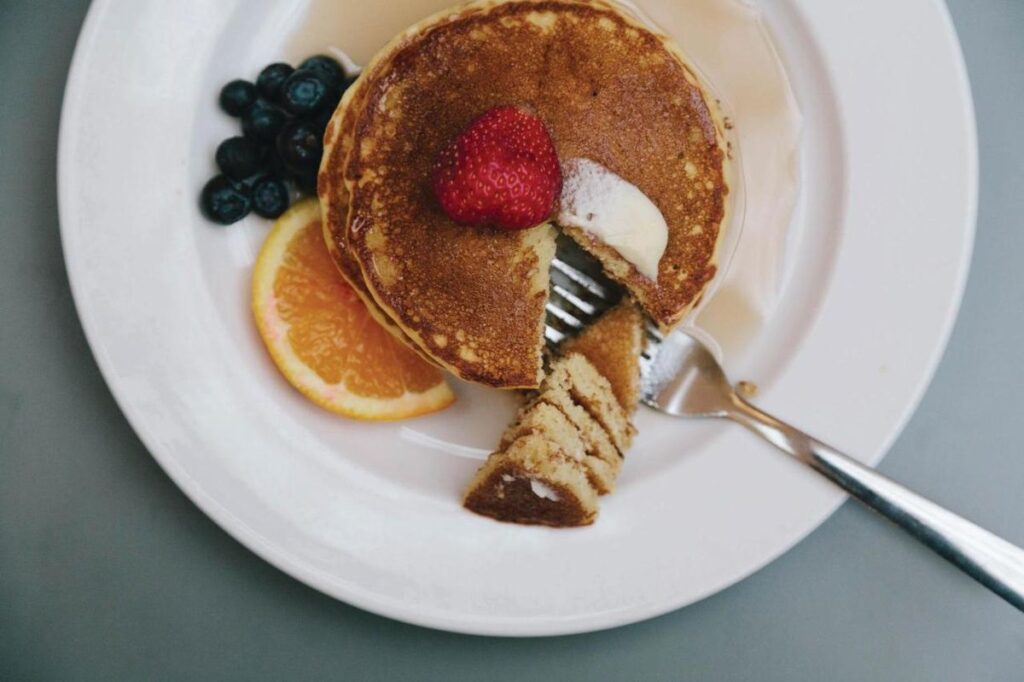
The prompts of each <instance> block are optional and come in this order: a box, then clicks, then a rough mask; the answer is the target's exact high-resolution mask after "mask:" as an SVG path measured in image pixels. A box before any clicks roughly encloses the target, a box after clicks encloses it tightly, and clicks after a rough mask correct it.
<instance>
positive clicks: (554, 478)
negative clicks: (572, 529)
mask: <svg viewBox="0 0 1024 682" xmlns="http://www.w3.org/2000/svg"><path fill="white" fill-rule="evenodd" d="M577 375H579V376H577ZM582 390H588V391H591V392H593V395H592V396H591V397H590V399H589V400H588V404H590V405H591V408H590V409H595V410H598V411H599V412H600V414H601V417H600V419H603V420H604V421H606V422H608V423H614V424H615V425H616V428H617V429H618V430H619V431H620V436H622V437H623V443H624V445H628V441H629V439H630V438H631V437H632V433H633V427H632V425H631V424H630V423H629V419H628V416H627V415H626V413H625V411H624V410H623V409H622V407H621V406H620V405H619V404H618V401H617V400H616V399H615V395H614V394H613V393H612V388H611V385H610V384H609V383H608V381H607V380H605V379H604V378H603V377H601V376H600V375H599V374H597V370H595V369H594V367H593V366H592V365H591V364H590V362H589V361H588V360H587V359H586V358H585V357H583V356H582V355H577V354H574V355H571V356H570V357H568V358H562V359H559V360H557V361H556V362H555V363H554V366H553V367H552V369H551V371H550V374H549V375H548V377H547V378H546V379H545V380H544V382H543V383H542V384H541V388H540V390H539V391H538V393H537V395H536V396H535V397H534V399H533V400H531V401H530V402H529V403H527V405H526V406H525V407H523V409H522V410H521V411H520V412H519V415H518V416H517V418H516V420H515V422H513V423H512V425H511V426H509V427H508V429H507V430H506V431H505V435H504V436H503V438H502V440H501V444H500V445H499V447H498V451H497V452H496V453H495V454H493V455H491V456H490V458H489V459H488V460H487V463H486V464H485V465H484V466H483V468H481V469H480V471H478V472H477V474H476V476H475V477H474V478H473V481H472V482H471V483H470V485H469V488H468V490H467V491H466V495H465V497H464V499H463V504H464V505H465V506H466V507H467V508H468V509H470V510H472V511H475V512H477V513H480V514H483V515H485V516H490V517H492V518H495V519H497V520H499V521H509V522H513V523H543V524H546V525H550V526H573V525H584V524H587V523H590V522H591V521H592V520H593V516H594V515H595V514H596V513H597V507H596V502H592V501H591V496H593V497H595V498H596V496H597V495H598V494H606V493H610V492H612V490H613V489H614V487H615V478H616V477H617V476H618V473H619V470H620V468H621V466H622V454H621V450H620V449H619V448H617V447H616V445H615V444H614V443H613V440H612V438H611V437H610V436H609V434H608V433H607V432H606V430H605V427H604V426H602V423H603V422H602V421H600V419H599V418H597V417H595V416H593V415H592V414H591V413H590V412H588V409H585V408H584V407H582V406H581V405H580V404H578V402H577V401H578V399H577V398H576V397H574V396H573V393H574V392H575V391H582ZM581 480H582V483H581ZM583 483H585V485H583ZM588 491H589V492H588ZM549 493H550V494H549Z"/></svg>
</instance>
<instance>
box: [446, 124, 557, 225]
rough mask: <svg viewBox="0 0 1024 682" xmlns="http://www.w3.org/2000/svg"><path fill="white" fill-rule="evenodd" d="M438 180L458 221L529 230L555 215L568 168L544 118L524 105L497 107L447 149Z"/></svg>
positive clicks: (448, 214)
mask: <svg viewBox="0 0 1024 682" xmlns="http://www.w3.org/2000/svg"><path fill="white" fill-rule="evenodd" d="M433 184H434V194H435V195H436V196H437V201H438V203H439V204H440V205H441V210H442V211H444V213H445V215H447V216H448V217H449V218H451V219H452V220H454V221H455V222H457V223H460V224H462V225H474V226H476V227H499V228H501V229H504V230H523V229H526V228H528V227H535V226H536V225H539V224H541V223H542V222H544V221H545V220H547V219H548V217H549V216H550V215H551V209H552V207H553V206H554V205H555V201H556V200H557V199H558V196H559V194H560V192H561V189H562V168H561V165H560V164H559V162H558V154H557V153H556V152H555V145H554V143H553V142H552V141H551V135H549V134H548V131H547V128H545V127H544V122H543V121H541V120H540V119H539V118H538V117H536V116H534V115H533V114H531V113H530V112H528V111H525V110H523V109H521V108H519V107H495V108H494V109H491V110H490V111H487V112H485V113H483V114H482V115H481V116H480V117H479V118H477V119H476V120H475V121H473V122H472V123H470V124H469V125H468V126H466V129H465V130H463V131H462V132H461V133H459V134H458V136H456V137H455V139H453V140H452V141H451V142H449V143H448V146H446V147H445V148H444V149H442V150H441V153H440V154H438V156H437V161H436V162H435V164H434V175H433Z"/></svg>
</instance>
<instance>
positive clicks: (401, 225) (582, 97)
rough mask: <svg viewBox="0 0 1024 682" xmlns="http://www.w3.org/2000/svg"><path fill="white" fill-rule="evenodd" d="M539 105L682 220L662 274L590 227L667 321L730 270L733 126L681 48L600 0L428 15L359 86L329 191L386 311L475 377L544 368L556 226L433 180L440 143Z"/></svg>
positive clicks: (341, 253) (334, 228)
mask: <svg viewBox="0 0 1024 682" xmlns="http://www.w3.org/2000/svg"><path fill="white" fill-rule="evenodd" d="M503 105H515V106H521V107H524V108H526V109H529V110H531V111H533V112H535V113H536V114H537V115H538V116H539V117H540V118H541V119H542V120H543V121H544V123H545V125H546V126H547V127H548V130H549V131H550V133H551V136H552V138H553V140H554V142H555V147H556V150H557V152H558V155H559V158H561V159H562V160H563V161H565V160H568V159H571V158H587V159H590V160H592V161H595V162H597V163H599V164H601V165H603V166H605V167H607V168H608V169H610V170H611V171H613V172H615V173H616V174H618V175H619V176H621V177H623V178H624V179H626V180H627V181H629V182H631V183H632V184H634V185H636V186H637V187H638V188H639V189H640V190H641V191H642V192H644V194H646V195H647V196H648V197H649V198H650V199H651V200H652V201H653V202H654V204H655V205H656V206H657V207H658V208H659V210H660V211H661V212H662V214H663V216H664V217H665V220H666V223H667V224H668V228H669V238H668V246H667V249H666V251H665V254H664V256H663V257H662V259H661V262H660V266H659V273H658V277H657V279H656V280H652V279H649V278H647V277H645V276H644V275H642V274H640V273H639V272H638V271H637V270H636V268H634V267H633V266H632V265H631V264H630V263H629V262H628V261H626V260H625V259H623V258H622V257H621V256H620V255H619V254H618V253H617V252H615V251H614V249H611V248H610V247H608V246H607V245H605V244H603V243H602V242H600V241H599V240H597V239H595V238H594V237H592V236H591V235H589V234H588V233H586V232H584V231H582V230H579V229H567V230H566V234H567V235H568V236H570V237H571V238H572V239H574V240H575V241H576V242H577V243H578V244H579V245H580V246H581V247H582V248H584V249H585V250H587V251H589V252H591V253H592V254H593V255H595V256H596V257H597V258H598V259H599V260H600V261H601V263H602V264H603V266H604V268H605V271H606V273H607V274H608V275H609V276H610V277H612V278H613V279H615V280H616V281H618V282H620V283H621V284H622V285H623V286H624V287H625V289H626V290H627V292H628V293H629V294H630V296H631V297H632V299H633V300H635V301H636V303H637V304H638V305H639V306H640V307H641V308H642V309H643V310H644V312H645V313H646V314H647V315H648V316H649V317H650V318H651V319H653V320H654V321H655V322H657V323H658V324H659V325H660V326H661V327H663V328H670V327H672V326H674V325H676V324H678V323H679V322H680V321H681V320H682V318H683V317H684V315H685V314H686V313H687V312H688V311H689V310H690V309H691V307H692V306H693V305H694V304H695V303H696V301H697V300H698V299H699V297H700V295H701V292H702V291H703V290H704V288H705V286H706V285H707V284H708V282H709V281H710V280H711V279H712V277H713V276H714V275H715V271H716V260H715V255H716V254H715V252H716V245H717V244H718V241H719V237H720V232H721V225H722V221H723V219H724V215H725V206H726V202H725V196H726V192H727V187H726V183H725V168H724V166H725V163H726V155H725V153H724V148H723V142H722V135H721V126H720V122H719V121H718V119H717V117H716V114H715V110H714V108H713V107H712V106H711V105H710V104H709V97H708V96H707V95H706V93H705V90H704V88H702V86H701V84H700V82H699V81H698V79H697V77H696V76H695V74H694V71H693V70H692V69H691V68H690V67H688V66H687V64H686V63H685V61H684V59H683V57H682V55H681V54H680V52H679V51H678V49H677V48H676V47H675V46H674V45H673V44H672V43H671V41H669V40H668V39H667V38H665V37H664V36H660V35H658V34H656V33H654V32H652V31H650V30H649V29H647V28H645V27H644V26H643V25H642V24H640V23H639V22H638V21H637V20H636V19H635V18H634V17H632V16H631V15H630V14H628V13H627V12H625V11H624V10H622V9H620V8H618V7H616V6H613V5H611V4H607V3H605V2H600V1H597V0H586V1H585V0H510V1H508V2H500V1H498V0H485V1H482V2H474V3H471V4H468V5H465V6H463V7H460V8H457V9H453V10H450V11H447V12H444V13H441V14H439V15H436V16H434V17H431V18H429V19H426V20H424V21H423V22H420V23H419V24H416V25H415V26H413V27H411V28H410V29H408V30H407V31H405V32H404V33H402V34H401V35H399V36H398V37H397V38H396V39H395V40H394V41H392V43H391V44H389V45H388V46H387V47H385V48H384V49H383V50H382V51H381V52H380V53H379V54H378V55H377V57H376V58H374V60H373V61H372V62H371V64H370V65H369V66H368V67H367V68H366V69H365V70H364V72H363V74H362V76H361V77H360V79H359V80H358V81H357V82H356V84H355V85H353V86H352V87H351V88H349V90H348V92H346V95H345V97H344V99H343V100H342V102H341V104H340V105H339V108H338V110H337V111H336V112H335V115H334V117H333V118H332V120H331V122H330V124H329V125H328V128H327V133H326V137H325V141H324V147H325V151H324V160H323V163H322V165H321V169H320V177H319V194H320V198H321V205H322V207H323V212H324V221H323V224H324V230H325V238H326V240H327V243H328V247H329V248H330V250H331V253H332V255H333V257H334V259H335V261H336V262H337V264H338V267H339V269H340V270H341V272H342V273H343V274H344V276H345V277H346V279H347V280H348V281H349V282H350V283H351V284H352V286H353V287H354V288H355V289H356V291H357V292H358V293H359V294H360V296H361V297H362V298H363V300H364V301H365V302H366V304H367V306H368V307H369V308H370V310H371V312H373V314H374V316H375V317H376V318H377V319H378V320H379V321H380V322H381V323H382V324H384V325H385V326H386V327H387V328H388V329H389V330H391V331H392V332H393V333H394V334H395V335H396V336H397V337H399V338H400V339H402V340H403V341H404V342H405V343H407V344H408V345H409V346H410V347H412V348H414V349H416V350H417V351H418V352H419V353H420V354H421V355H423V357H425V358H427V359H428V360H430V361H431V362H433V363H435V364H437V365H439V366H441V367H444V368H445V369H448V370H449V371H451V372H452V373H453V374H455V375H456V376H459V377H461V378H463V379H465V380H468V381H474V382H478V383H483V384H486V385H489V386H494V387H498V388H531V389H532V388H536V387H538V386H539V384H540V383H541V381H542V380H543V377H544V373H543V359H542V350H543V324H544V308H545V304H546V302H547V296H548V266H549V263H550V261H551V259H552V258H553V257H554V252H555V236H556V230H555V228H554V227H553V226H549V225H544V226H540V227H537V228H533V229H530V230H525V231H521V232H506V231H502V230H498V229H491V228H470V227H464V226H460V225H456V224H455V223H453V222H452V221H451V220H450V219H449V218H448V217H447V216H446V215H445V214H444V213H443V212H442V211H441V209H440V207H439V205H438V203H437V201H436V199H435V197H434V196H433V194H432V191H431V183H430V178H431V171H432V166H433V163H434V161H435V159H436V158H437V155H438V153H439V152H440V150H441V149H442V148H443V147H444V146H445V145H446V144H447V143H448V142H449V141H451V140H452V139H454V138H455V137H456V136H457V135H458V134H459V132H460V131H461V130H462V129H464V128H465V127H466V125H467V124H468V123H470V122H471V121H472V120H474V119H475V118H477V117H478V116H480V115H481V114H483V113H484V112H486V111H488V110H489V109H492V108H494V107H497V106H503Z"/></svg>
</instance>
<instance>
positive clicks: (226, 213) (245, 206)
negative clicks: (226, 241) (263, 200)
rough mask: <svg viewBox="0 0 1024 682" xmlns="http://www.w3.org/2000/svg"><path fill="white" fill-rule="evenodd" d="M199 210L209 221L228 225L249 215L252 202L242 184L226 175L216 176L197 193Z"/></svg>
mask: <svg viewBox="0 0 1024 682" xmlns="http://www.w3.org/2000/svg"><path fill="white" fill-rule="evenodd" d="M199 208H200V210H201V211H202V212H203V215H204V216H206V217H207V218H208V219H209V220H212V221H213V222H215V223H220V224H221V225H230V224H231V223H234V222H237V221H239V220H241V219H242V218H244V217H245V216H247V215H249V211H250V210H252V201H251V199H250V198H249V191H248V188H247V187H246V186H245V185H244V184H242V183H240V182H236V181H234V180H232V179H231V178H229V177H227V176H226V175H216V176H214V177H213V178H211V179H210V181H209V182H207V183H206V185H204V186H203V191H202V192H200V193H199Z"/></svg>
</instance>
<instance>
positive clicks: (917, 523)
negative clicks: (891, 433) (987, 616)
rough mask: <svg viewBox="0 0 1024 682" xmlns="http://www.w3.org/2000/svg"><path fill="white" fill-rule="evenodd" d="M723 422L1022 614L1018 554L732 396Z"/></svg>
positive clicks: (1023, 573)
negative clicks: (842, 493)
mask: <svg viewBox="0 0 1024 682" xmlns="http://www.w3.org/2000/svg"><path fill="white" fill-rule="evenodd" d="M732 403H733V408H732V409H731V410H730V411H729V412H728V413H727V416H728V417H729V418H730V419H732V420H734V421H736V422H739V423H740V424H742V425H743V426H745V427H746V428H748V429H749V430H751V431H753V432H754V433H756V434H757V435H759V436H761V437H762V438H764V439H765V440H767V441H768V442H769V443H771V444H772V445H774V446H775V447H777V448H779V449H780V450H782V451H784V452H787V453H789V454H790V455H793V456H794V457H796V458H797V459H798V460H800V461H801V462H803V463H804V464H806V465H808V466H810V467H811V468H812V469H814V470H815V471H817V472H818V473H820V474H822V475H823V476H825V478H828V479H829V480H831V481H832V482H833V483H835V484H836V485H838V486H839V487H841V488H843V489H844V490H846V492H848V493H849V494H850V495H852V496H853V497H855V498H857V499H858V500H860V501H861V502H863V503H864V504H865V505H867V506H868V507H870V508H871V509H874V510H875V511H876V512H878V513H879V514H881V515H882V516H884V517H886V518H887V519H889V520H890V521H892V522H893V523H895V524H896V525H897V526H899V527H900V528H902V529H903V530H905V531H907V532H908V533H910V534H911V535H912V536H914V537H915V538H917V539H918V540H919V541H921V542H922V543H924V544H925V545H926V546H927V547H929V548H931V549H932V550H934V551H935V552H936V553H937V554H939V555H940V556H942V557H943V558H945V559H947V560H948V561H950V562H952V563H953V564H954V565H955V566H957V567H958V568H959V569H960V570H962V571H963V572H964V573H966V574H967V575H969V576H971V577H972V578H974V579H975V580H977V581H978V582H979V583H981V584H982V585H984V586H985V587H987V588H988V589H990V590H992V591H993V592H995V593H996V594H998V595H999V596H1000V597H1002V598H1003V599H1005V600H1006V601H1008V602H1010V603H1011V604H1013V605H1014V606H1016V607H1017V608H1018V609H1020V610H1021V611H1024V550H1022V549H1021V548H1020V547H1017V546H1015V545H1012V544H1011V543H1009V542H1007V541H1006V540H1003V539H1002V538H1000V537H998V536H996V535H993V534H992V533H990V532H988V531H987V530H985V529H984V528H981V527H980V526H977V525H975V524H973V523H971V522H970V521H968V520H967V519H964V518H962V517H960V516H957V515H956V514H954V513H953V512H951V511H948V510H946V509H943V508H942V507H940V506H939V505H937V504H935V503H934V502H931V501H929V500H927V499H925V498H923V497H921V496H920V495H918V494H916V493H914V492H911V491H910V490H907V489H906V488H904V487H903V486H902V485H900V484H899V483H896V482H895V481H893V480H891V479H889V478H886V477H885V476H883V475H882V474H880V473H878V472H877V471H875V470H874V469H871V468H870V467H867V466H864V465H863V464H861V463H860V462H857V461H856V460H854V459H852V458H850V457H848V456H846V455H844V454H843V453H841V452H839V451H838V450H836V449H835V448H832V447H829V446H828V445H826V444H824V443H822V442H821V441H819V440H816V439H814V438H812V437H811V436H808V435H807V434H806V433H803V432H802V431H800V430H799V429H796V428H794V427H792V426H790V425H789V424H786V423H784V422H782V421H779V420H778V419H776V418H775V417H772V416H771V415H769V414H767V413H765V412H762V411H761V410H759V409H758V408H756V407H754V406H753V405H751V404H750V403H748V402H746V401H745V400H743V399H742V398H740V397H739V396H733V401H732Z"/></svg>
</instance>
